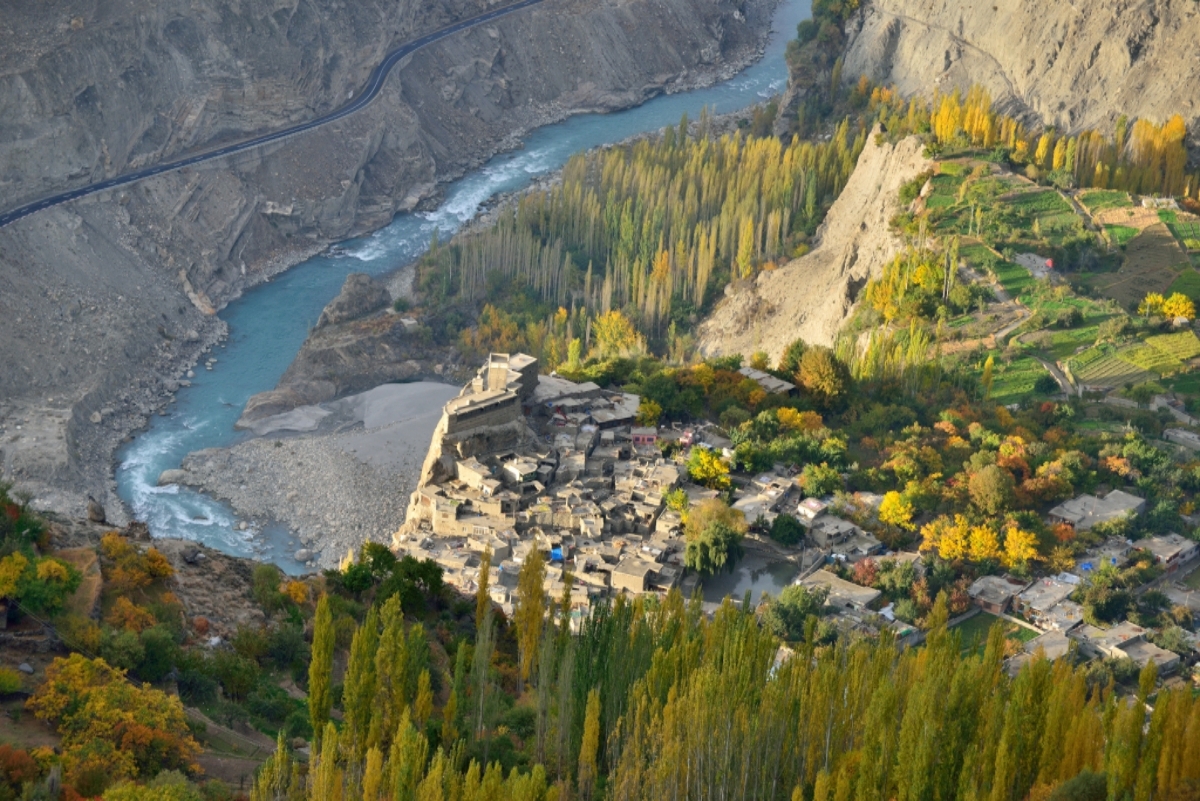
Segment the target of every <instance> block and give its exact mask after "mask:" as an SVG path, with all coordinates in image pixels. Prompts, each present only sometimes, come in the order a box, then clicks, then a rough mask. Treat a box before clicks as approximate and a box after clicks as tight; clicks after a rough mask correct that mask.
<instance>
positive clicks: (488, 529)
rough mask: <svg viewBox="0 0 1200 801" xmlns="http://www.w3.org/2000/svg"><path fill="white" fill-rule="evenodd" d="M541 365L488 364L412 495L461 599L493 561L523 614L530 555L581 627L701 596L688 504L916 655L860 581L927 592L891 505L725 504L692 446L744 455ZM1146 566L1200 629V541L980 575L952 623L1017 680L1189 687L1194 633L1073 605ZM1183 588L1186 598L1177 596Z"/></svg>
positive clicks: (768, 488) (792, 499) (746, 487)
mask: <svg viewBox="0 0 1200 801" xmlns="http://www.w3.org/2000/svg"><path fill="white" fill-rule="evenodd" d="M538 366H539V365H538V361H537V359H535V358H533V357H532V356H529V355H527V354H504V353H493V354H491V355H490V356H489V357H488V359H487V361H486V363H485V364H484V365H483V367H481V368H480V370H479V373H478V375H477V377H476V378H475V379H474V380H473V381H472V382H471V383H470V384H468V385H467V386H466V387H465V388H464V389H463V391H462V394H461V395H460V396H459V397H457V398H455V399H453V400H451V401H450V402H449V403H447V404H446V407H445V409H444V411H443V418H442V422H441V424H440V425H439V427H438V430H437V432H435V436H434V448H433V451H432V453H431V457H430V461H431V462H432V463H433V464H434V465H435V467H434V469H432V470H431V469H430V467H429V463H427V470H426V473H427V478H428V480H427V481H425V482H424V483H423V484H422V486H420V487H419V488H418V489H417V491H416V492H415V493H414V495H413V498H412V501H411V506H410V517H409V519H408V521H407V522H406V524H405V526H404V528H402V529H401V531H399V532H398V533H397V535H396V536H395V538H394V541H393V547H394V549H395V550H396V551H397V553H398V554H402V555H408V556H412V557H414V558H415V559H417V560H432V561H433V562H435V563H436V564H437V565H438V566H440V567H441V568H442V570H443V575H444V577H445V580H446V582H447V583H448V584H450V585H452V586H454V587H456V588H457V589H458V590H459V591H461V592H463V593H467V594H470V593H475V592H477V591H478V589H479V585H480V579H481V571H482V570H483V569H484V564H483V562H484V560H485V559H486V558H487V557H488V555H490V559H491V561H490V563H489V564H488V565H487V570H488V574H489V575H488V579H487V590H488V593H489V594H490V596H491V598H492V600H493V602H495V603H496V604H497V605H498V606H499V607H500V609H502V610H503V611H504V613H505V614H506V615H510V616H511V615H512V614H513V611H514V607H515V605H516V603H517V602H518V599H517V585H518V577H519V574H520V572H521V568H522V565H523V563H524V561H525V559H526V558H527V557H528V556H529V554H530V553H531V552H532V551H533V550H535V549H536V550H538V551H540V552H542V554H543V555H544V556H545V557H546V559H547V561H548V566H547V569H546V573H545V582H544V590H545V592H546V594H547V596H548V597H551V598H561V597H562V596H563V593H564V589H565V585H564V580H565V574H567V573H569V574H570V577H571V579H570V580H571V582H572V586H571V588H570V596H571V605H572V611H573V614H574V617H575V619H576V621H578V620H579V619H580V618H581V617H583V616H586V615H587V614H588V611H589V609H590V608H591V607H592V606H593V605H595V604H596V603H599V602H604V601H606V600H608V599H611V598H612V597H613V596H615V595H625V596H630V597H638V596H646V595H652V596H657V597H659V598H664V597H665V596H666V594H667V593H668V592H670V591H672V590H674V589H679V590H680V591H681V592H683V594H684V595H685V596H691V595H692V594H693V593H695V592H696V591H697V584H698V583H699V582H700V581H701V580H702V577H701V576H700V575H698V574H697V572H696V571H694V570H689V569H687V567H686V566H685V558H684V555H685V551H686V548H687V537H686V535H685V532H684V526H683V523H684V515H686V507H685V509H683V510H681V509H679V508H672V504H671V503H669V500H670V498H669V496H670V495H671V493H672V492H679V491H682V493H683V494H684V495H686V498H687V503H688V505H691V504H696V503H699V502H702V501H705V500H711V499H714V498H718V497H719V496H724V497H726V498H727V499H728V500H729V502H730V508H732V509H733V510H736V512H737V513H739V514H740V515H742V516H744V519H745V520H746V521H748V522H749V523H751V524H752V526H751V532H750V533H749V535H748V537H747V540H746V544H747V547H749V548H754V549H758V550H762V551H763V552H764V553H767V554H770V555H771V556H772V557H774V558H778V559H787V560H790V561H792V562H794V563H795V564H796V565H797V569H798V575H797V577H796V579H795V582H794V583H795V585H796V586H799V587H802V588H804V589H805V590H806V591H807V592H811V593H813V594H814V595H819V597H820V598H821V599H822V602H823V606H824V612H823V614H824V621H825V623H827V624H831V625H833V626H834V627H835V629H836V630H839V631H841V632H842V633H844V634H845V635H853V634H856V633H857V634H859V635H862V634H865V635H868V636H875V635H878V634H879V633H880V632H881V631H883V630H884V629H888V630H890V631H891V632H892V633H893V634H894V635H895V636H897V637H898V638H899V639H900V641H901V642H904V643H908V644H916V643H919V642H921V640H922V639H923V637H924V635H923V632H922V631H921V630H920V627H919V626H915V625H913V621H912V620H911V618H910V619H909V620H904V619H901V618H899V617H897V615H896V604H895V602H894V601H891V600H889V599H888V598H887V597H885V595H884V593H883V592H882V591H881V590H880V589H876V588H873V587H871V586H864V583H863V582H862V581H856V580H855V579H856V577H857V576H859V575H860V571H861V570H862V569H863V568H865V567H867V565H864V564H862V563H864V562H865V563H868V564H869V565H871V567H870V568H869V570H871V571H874V570H875V569H876V568H875V566H876V565H879V566H883V567H884V569H888V570H892V569H899V570H901V571H905V572H907V573H908V574H909V575H910V576H911V577H912V578H916V579H921V578H922V577H924V576H925V572H926V569H927V568H926V564H925V562H926V560H927V557H928V554H927V553H926V552H925V551H924V550H922V551H921V552H918V551H917V550H915V549H912V550H905V549H903V548H899V549H898V550H892V549H889V547H888V546H886V545H885V544H884V543H883V542H882V541H881V540H880V539H879V538H878V537H877V536H876V535H875V534H874V533H872V531H873V530H878V527H879V525H880V522H879V510H880V506H881V502H882V501H883V496H882V495H880V494H877V493H872V492H866V491H860V492H855V493H852V494H850V495H847V494H845V493H837V494H836V496H834V495H826V496H823V497H813V496H810V495H807V494H806V493H805V492H804V490H803V482H802V480H801V477H800V475H799V474H798V471H797V470H796V468H795V467H794V466H792V467H789V466H786V465H783V464H777V465H776V467H775V469H773V470H769V471H766V472H759V473H755V474H746V473H742V474H740V475H735V476H734V479H735V480H734V483H733V486H732V488H731V490H730V491H729V492H728V494H724V493H719V492H718V491H717V490H714V489H709V488H706V487H705V486H702V485H701V484H698V483H695V482H693V481H692V480H691V478H690V477H689V472H688V463H689V455H690V453H691V451H692V450H693V449H703V450H707V451H710V452H712V453H713V454H714V455H720V456H721V458H724V459H730V458H731V457H732V456H733V455H734V454H733V451H732V450H731V446H732V442H731V441H730V439H729V438H728V437H727V436H726V434H725V432H724V431H723V430H722V429H721V428H720V427H718V426H716V425H714V424H712V423H703V422H702V423H698V424H693V425H686V426H685V425H681V424H679V423H674V424H670V425H663V426H645V425H639V424H638V423H639V420H638V411H639V407H640V406H641V402H642V399H641V398H640V397H639V396H638V395H636V394H634V393H631V392H624V391H619V390H606V389H602V388H601V387H600V386H599V385H598V384H596V383H593V382H576V381H571V380H568V379H567V378H565V377H562V376H560V375H557V374H551V375H543V374H539V373H538ZM740 373H741V375H742V376H743V377H744V378H745V379H746V380H748V381H751V382H754V383H755V384H757V385H758V387H759V388H760V389H761V390H762V392H763V393H766V394H770V395H775V396H779V397H784V396H790V395H792V394H794V393H795V392H796V387H795V386H794V385H793V384H791V383H789V382H786V381H783V380H782V379H780V378H778V377H777V376H774V375H771V374H770V373H768V372H765V371H763V370H759V369H756V368H752V367H743V368H740ZM1193 436H1194V435H1193ZM665 454H670V456H667V455H665ZM681 511H682V512H683V514H681ZM1145 511H1146V500H1145V499H1144V498H1142V497H1139V496H1138V495H1134V494H1131V493H1130V492H1128V491H1125V490H1123V489H1110V490H1108V491H1106V492H1104V493H1102V495H1100V496H1096V495H1092V494H1088V493H1081V494H1078V495H1076V496H1074V497H1072V498H1069V499H1067V500H1065V501H1063V502H1061V503H1059V504H1057V505H1055V506H1052V507H1051V508H1050V509H1049V510H1048V512H1047V513H1046V517H1045V520H1044V522H1045V524H1046V525H1047V526H1067V527H1069V528H1070V530H1072V531H1074V532H1077V533H1079V534H1080V535H1084V536H1086V535H1087V533H1088V532H1091V531H1092V529H1096V530H1097V531H1099V530H1102V529H1105V527H1106V526H1109V527H1111V526H1112V525H1113V524H1117V525H1120V524H1124V523H1127V522H1128V521H1130V520H1133V519H1136V518H1137V517H1138V516H1139V515H1141V514H1143V513H1144V512H1145ZM781 516H782V517H784V518H787V519H789V520H793V521H795V522H796V523H798V524H799V525H800V526H801V527H802V531H803V536H802V539H801V540H800V541H799V542H796V543H794V544H793V545H791V546H790V547H789V546H785V545H781V544H780V543H778V542H775V541H773V540H772V539H771V537H770V533H771V530H772V528H773V524H774V523H775V522H776V520H777V519H778V518H780V517H781ZM855 521H858V522H855ZM868 521H869V522H868ZM860 524H861V525H860ZM909 547H910V548H911V545H910V546H909ZM1138 558H1142V559H1145V560H1147V561H1145V563H1144V564H1143V565H1142V567H1143V568H1144V569H1143V575H1144V578H1145V580H1144V582H1142V583H1141V584H1139V585H1137V586H1135V587H1133V588H1132V589H1133V592H1134V593H1136V594H1137V595H1143V596H1144V595H1145V594H1146V593H1161V594H1162V597H1163V598H1165V602H1166V604H1167V605H1168V606H1171V607H1174V608H1176V609H1182V610H1186V612H1187V613H1188V614H1190V615H1197V614H1200V591H1197V590H1196V588H1195V587H1194V583H1195V577H1196V576H1198V575H1200V574H1195V573H1193V572H1192V571H1194V570H1195V568H1196V567H1197V566H1200V543H1197V542H1196V541H1194V540H1191V539H1188V538H1185V537H1182V536H1180V535H1179V534H1176V533H1169V534H1163V535H1154V536H1149V537H1145V538H1143V539H1140V540H1139V541H1137V542H1136V543H1134V542H1131V541H1130V540H1129V539H1127V538H1126V537H1124V536H1110V537H1107V538H1104V539H1101V540H1099V541H1097V543H1096V544H1095V545H1093V546H1091V547H1089V548H1087V549H1086V550H1083V551H1080V552H1079V553H1078V554H1077V556H1076V558H1075V559H1074V560H1073V566H1072V567H1071V568H1070V569H1067V570H1060V571H1058V572H1049V573H1046V574H1045V575H1031V574H1029V573H1028V572H1025V573H1023V574H1022V575H1021V576H1020V577H1018V576H1014V575H1012V574H1008V573H995V574H986V575H982V576H980V577H978V578H977V579H975V580H973V581H972V582H970V583H969V587H967V588H966V594H967V596H968V597H969V606H968V608H966V609H960V610H959V614H958V616H957V618H956V622H958V623H960V624H964V625H965V624H967V623H968V621H970V620H971V618H972V617H974V616H976V615H978V616H980V620H981V621H987V622H989V623H991V622H998V621H1007V623H1005V625H1006V626H1008V627H1009V629H1010V640H1011V645H1012V653H1011V654H1010V658H1009V660H1008V667H1009V670H1010V672H1012V673H1013V674H1014V675H1015V673H1016V671H1017V670H1019V668H1020V666H1021V665H1023V664H1024V663H1025V662H1028V661H1029V660H1030V659H1032V658H1033V656H1034V655H1035V654H1036V653H1039V652H1043V653H1045V655H1046V656H1047V657H1048V658H1050V659H1056V658H1060V657H1062V656H1065V655H1067V654H1068V653H1070V654H1072V655H1074V656H1076V657H1078V658H1082V659H1092V658H1095V659H1099V660H1105V659H1109V660H1112V659H1117V660H1120V659H1128V660H1132V663H1133V664H1134V665H1136V667H1137V668H1138V669H1139V670H1140V669H1142V668H1144V667H1145V666H1146V665H1147V664H1148V663H1150V662H1153V663H1154V664H1155V665H1156V666H1157V669H1158V672H1159V674H1160V675H1162V676H1164V677H1165V676H1169V675H1171V674H1173V673H1178V672H1180V671H1181V668H1182V669H1183V671H1184V672H1185V673H1186V671H1187V670H1188V669H1190V665H1192V664H1193V663H1195V662H1196V661H1197V657H1200V637H1197V636H1196V635H1192V634H1187V635H1186V637H1187V643H1188V645H1187V649H1186V653H1184V654H1179V653H1176V652H1174V651H1171V650H1168V649H1166V648H1163V647H1160V646H1159V645H1156V644H1155V643H1154V642H1152V641H1151V640H1152V638H1153V637H1155V635H1156V632H1155V631H1154V630H1152V629H1147V628H1145V627H1143V626H1138V625H1135V624H1133V623H1131V622H1128V621H1123V622H1120V623H1118V624H1117V625H1115V626H1111V627H1104V628H1102V627H1099V626H1096V625H1093V624H1091V623H1088V622H1085V614H1084V607H1083V605H1082V604H1081V603H1079V602H1078V600H1073V598H1078V597H1079V592H1080V590H1081V587H1083V586H1085V585H1087V583H1088V582H1090V581H1091V580H1092V579H1093V578H1094V577H1095V576H1096V575H1097V571H1099V570H1101V569H1103V568H1109V569H1112V570H1117V569H1126V568H1129V566H1130V565H1131V564H1132V563H1134V561H1135V559H1138ZM1042 572H1045V571H1042ZM1184 578H1186V579H1187V580H1188V582H1189V583H1188V584H1184V583H1182V581H1180V580H1181V579H1184ZM1155 597H1158V596H1155ZM752 600H753V601H754V602H755V603H757V602H758V600H759V599H752ZM705 606H706V607H707V608H708V609H709V610H710V611H712V610H713V609H714V608H715V605H714V604H706V605H705ZM971 625H973V626H978V625H980V621H976V622H975V623H974V624H971Z"/></svg>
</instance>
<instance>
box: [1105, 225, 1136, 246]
mask: <svg viewBox="0 0 1200 801" xmlns="http://www.w3.org/2000/svg"><path fill="white" fill-rule="evenodd" d="M1104 230H1105V231H1108V236H1109V239H1111V240H1112V243H1113V244H1114V245H1116V246H1117V247H1121V248H1123V247H1125V245H1126V244H1128V243H1129V240H1131V239H1133V238H1134V237H1135V236H1137V235H1138V229H1136V228H1131V227H1129V226H1128V225H1105V226H1104Z"/></svg>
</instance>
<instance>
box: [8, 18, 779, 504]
mask: <svg viewBox="0 0 1200 801" xmlns="http://www.w3.org/2000/svg"><path fill="white" fill-rule="evenodd" d="M486 7H487V6H486V5H485V4H484V3H482V2H478V0H454V1H452V2H448V3H438V4H421V3H415V2H409V1H408V0H405V1H403V2H400V3H391V2H387V3H385V2H379V1H378V0H364V2H356V3H346V2H340V0H319V1H318V2H312V1H306V0H232V2H226V1H225V0H195V1H193V0H187V1H186V2H185V0H164V2H162V3H157V4H153V5H150V6H147V5H146V4H142V3H134V2H132V1H131V0H124V1H123V2H122V1H120V0H119V1H118V2H114V3H93V2H86V1H85V0H68V1H67V2H64V3H57V4H53V5H46V4H33V5H27V6H25V7H23V8H22V9H21V10H20V11H19V12H10V13H5V14H4V15H2V16H0V42H3V43H4V47H0V188H2V189H3V198H4V200H3V205H4V207H6V208H7V207H10V206H15V205H17V204H18V203H19V202H20V201H23V200H28V199H30V198H34V197H40V196H42V195H44V194H46V193H48V192H50V191H53V190H60V189H63V188H68V187H72V186H77V185H82V184H86V183H89V182H91V181H93V180H96V179H98V178H100V177H103V176H107V175H113V174H117V173H121V172H123V171H125V170H127V169H129V168H131V167H136V166H141V165H146V164H153V163H156V162H158V161H161V160H163V159H165V158H168V157H172V156H175V155H178V154H180V153H183V152H188V151H190V150H195V149H204V148H206V147H210V146H212V145H214V144H216V143H218V142H224V141H230V140H234V139H239V138H242V137H243V136H245V135H247V134H249V133H252V132H258V131H263V130H269V129H272V128H276V127H279V126H282V125H284V124H287V123H292V122H296V121H298V120H303V119H309V118H312V117H314V116H317V115H318V114H319V113H321V112H323V111H326V110H328V109H330V108H332V107H335V106H336V105H338V103H340V102H342V101H343V100H344V99H345V98H346V97H347V96H348V94H349V93H350V92H352V91H357V89H358V88H359V86H360V85H361V83H362V82H363V80H364V79H365V77H366V75H367V74H368V72H369V71H370V69H371V68H372V67H374V66H375V64H376V63H377V62H378V61H379V59H380V57H381V56H382V55H383V54H384V53H385V52H387V51H388V50H389V49H390V48H391V47H394V46H395V45H397V44H399V43H401V42H403V41H406V40H407V39H409V38H411V37H412V36H414V35H416V34H419V33H421V32H425V31H429V30H433V29H436V28H438V27H440V26H442V25H444V24H445V23H446V22H449V21H451V20H453V19H458V18H463V17H468V16H472V15H474V14H476V13H479V12H480V11H481V10H483V9H484V8H486ZM770 10H771V3H770V0H653V2H651V0H604V1H603V2H582V0H547V2H546V3H544V4H542V5H539V6H537V7H535V8H532V9H529V10H526V11H522V12H520V13H517V14H514V15H512V16H509V17H505V18H503V19H501V20H498V21H496V22H495V23H494V24H491V25H487V26H483V27H480V28H477V29H472V30H470V31H467V32H464V33H461V34H458V35H455V36H454V37H451V38H450V39H447V40H445V41H443V42H440V43H438V44H436V45H433V46H431V47H429V48H426V49H424V50H422V51H419V52H418V53H416V54H415V55H413V56H412V57H410V58H409V59H408V60H407V61H406V62H405V63H402V64H401V65H400V66H398V67H397V69H396V70H394V71H393V73H392V74H391V77H390V78H389V80H388V82H387V84H386V86H385V88H384V90H383V92H382V93H381V95H380V96H379V97H378V98H377V100H376V101H375V102H374V103H373V104H372V105H371V106H369V107H368V108H367V109H365V110H364V111H362V112H361V113H359V114H356V115H354V116H352V117H350V118H347V119H344V120H341V121H339V122H337V123H333V124H330V125H328V126H325V127H323V128H321V129H318V130H316V131H313V132H310V133H308V134H305V135H303V136H298V137H295V138H292V139H289V140H287V141H285V142H283V143H280V144H278V145H274V146H271V147H269V148H265V149H263V150H260V151H256V152H254V153H251V154H243V155H241V156H237V157H233V158H231V159H227V160H223V161H217V162H211V163H209V164H206V165H204V166H202V167H200V168H196V169H190V170H183V171H179V172H176V173H172V174H169V175H163V176H159V177H156V178H152V179H148V180H146V181H143V182H141V183H138V184H136V185H134V186H133V187H131V188H128V189H126V190H122V191H114V192H110V193H105V194H100V195H96V196H93V197H90V198H87V199H84V200H80V201H76V202H73V203H70V204H67V205H65V206H62V207H59V208H55V209H51V210H48V211H45V212H42V213H40V214H36V215H34V216H32V217H29V218H26V219H24V220H21V221H19V222H17V223H15V224H13V225H11V226H8V227H6V228H4V229H0V319H4V320H5V323H6V324H5V326H3V327H2V330H0V448H2V452H0V465H2V466H3V473H4V475H5V476H7V477H9V478H15V479H17V480H18V481H19V482H20V483H21V484H22V485H23V486H25V487H26V488H28V489H31V490H32V491H34V492H37V493H39V494H41V495H42V496H43V500H44V501H45V500H46V498H49V497H50V496H49V495H47V494H46V493H48V492H50V490H51V489H52V488H54V487H64V486H69V487H71V488H72V489H79V488H85V487H86V488H88V489H90V490H92V491H94V492H96V493H97V494H100V493H101V492H103V491H105V489H106V488H107V486H108V484H109V482H108V481H107V477H108V473H109V465H108V454H109V453H111V451H112V447H113V446H114V445H115V443H116V442H117V440H119V438H120V437H121V436H123V435H124V433H125V432H126V431H128V430H129V428H130V427H131V426H132V425H133V424H134V423H133V420H134V418H137V417H138V416H141V417H143V418H144V416H145V414H147V413H149V412H150V411H152V410H153V408H156V407H157V406H158V405H159V404H161V403H162V402H163V400H164V397H163V392H166V391H169V390H170V389H171V387H172V385H173V383H174V382H175V381H176V380H177V379H178V378H179V372H178V369H179V365H180V360H181V359H182V360H184V361H186V360H187V359H189V358H194V356H195V354H196V353H198V352H199V350H200V348H201V347H202V346H203V345H204V344H205V342H206V341H209V340H211V339H212V338H213V337H215V336H216V335H217V333H218V332H219V329H220V323H219V321H217V320H215V318H214V317H213V316H212V312H213V311H214V310H215V309H217V308H220V306H221V305H222V304H223V303H225V302H227V301H228V300H229V299H230V298H232V297H234V296H236V294H237V293H238V292H240V291H241V289H242V288H244V287H245V286H248V285H250V284H252V283H255V282H256V281H259V280H262V279H263V278H264V277H266V276H269V275H270V274H272V273H273V272H276V271H278V270H280V269H282V268H284V267H286V266H287V265H288V264H290V263H294V261H295V260H297V259H298V258H300V257H302V256H303V255H306V254H308V253H311V252H314V251H315V250H317V249H320V248H321V247H323V246H325V245H326V244H327V243H329V242H331V241H335V240H338V239H342V238H345V237H346V236H348V235H351V234H354V233H357V232H362V231H366V230H370V229H373V228H376V227H378V226H380V225H383V224H385V223H386V222H388V221H389V220H390V219H391V217H392V216H393V215H394V214H395V213H397V212H398V211H403V210H407V209H411V208H413V207H414V206H415V205H416V204H417V203H418V202H419V201H420V200H422V199H423V198H426V197H429V196H430V195H431V194H433V193H434V192H435V191H436V186H437V184H438V183H439V182H441V181H444V180H447V179H449V178H452V177H454V176H456V175H458V174H461V173H462V172H463V171H464V170H466V169H469V168H471V167H472V166H475V165H477V164H479V163H481V162H482V161H483V160H484V159H485V158H486V157H488V156H489V155H491V154H492V153H494V152H495V151H496V150H497V149H499V148H502V147H505V146H508V145H511V144H513V143H515V141H516V138H515V137H517V136H519V135H520V134H521V133H522V132H523V131H525V130H527V129H529V128H531V127H533V126H535V125H539V124H543V123H545V122H548V121H550V120H553V119H557V118H560V117H562V116H565V115H566V114H569V113H572V112H577V111H584V110H604V109H616V108H621V107H626V106H629V105H632V104H635V103H638V102H640V101H642V100H644V99H646V98H647V97H649V96H651V95H653V94H655V93H658V92H660V91H663V90H664V89H670V88H671V87H674V86H683V85H686V84H688V83H691V82H693V81H699V80H703V79H705V78H706V77H707V78H711V77H716V75H717V74H718V73H719V72H720V71H722V70H724V69H728V67H729V66H730V65H731V64H734V63H741V62H743V61H745V60H746V59H747V58H749V57H750V56H751V55H752V54H753V52H754V51H755V50H756V48H757V47H758V46H759V44H760V42H761V41H762V39H763V37H764V35H765V33H766V31H767V28H768V27H769V12H770ZM131 415H132V417H131ZM50 419H54V420H58V421H59V422H58V423H56V424H55V425H54V426H51V427H50V428H48V429H46V430H45V431H42V424H41V423H40V422H37V421H45V420H50ZM18 426H20V428H18ZM34 428H36V429H37V430H38V434H37V435H36V436H34V435H31V434H30V431H31V430H33V429H34ZM51 429H52V430H51ZM112 500H113V499H112V498H111V497H110V503H109V505H110V507H112V506H113V503H112ZM46 502H47V503H50V504H51V505H54V506H57V507H59V508H64V507H65V506H66V504H65V503H57V502H54V501H53V500H50V501H46ZM67 511H77V510H75V509H67Z"/></svg>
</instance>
